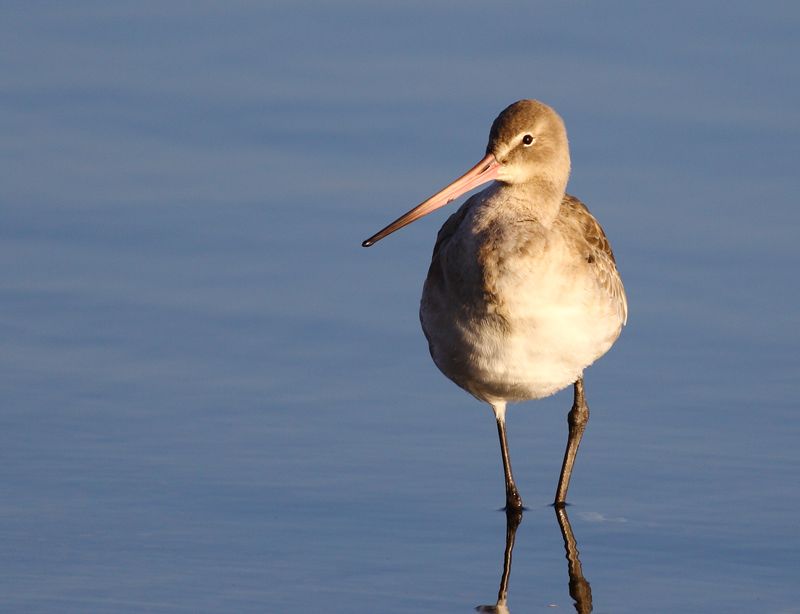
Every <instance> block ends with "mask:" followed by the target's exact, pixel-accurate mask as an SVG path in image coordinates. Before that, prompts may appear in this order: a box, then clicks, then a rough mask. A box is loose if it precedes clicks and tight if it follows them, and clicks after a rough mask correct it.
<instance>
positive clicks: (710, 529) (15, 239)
mask: <svg viewBox="0 0 800 614" xmlns="http://www.w3.org/2000/svg"><path fill="white" fill-rule="evenodd" d="M798 28H800V9H798V8H797V5H796V3H792V2H766V3H761V4H759V5H758V7H756V6H755V5H754V4H753V3H750V2H743V1H741V2H740V1H736V2H721V1H720V2H707V3H702V5H701V6H698V5H697V4H696V3H692V2H678V3H677V4H676V3H674V2H673V3H669V4H668V5H667V4H664V5H663V6H656V5H655V4H652V3H643V4H642V6H641V7H638V6H631V5H630V3H628V4H625V5H623V4H622V3H617V2H591V3H589V2H572V3H552V2H548V3H543V2H525V3H513V2H506V3H500V4H498V5H497V6H494V5H492V4H487V3H485V2H460V3H434V4H431V3H423V2H410V3H403V4H401V5H398V6H397V8H376V7H375V6H373V4H371V3H364V2H349V3H348V2H337V3H317V4H306V3H301V2H295V1H292V2H288V1H287V2H272V3H270V5H269V6H261V7H259V6H257V5H256V4H255V3H247V2H228V3H211V2H175V3H169V4H164V3H155V2H152V3H151V2H135V3H134V2H120V3H115V4H113V5H112V4H109V3H104V2H83V3H69V5H67V4H65V3H35V4H34V3H29V2H8V1H7V2H5V3H3V6H2V7H0V75H1V76H2V78H1V79H0V134H2V138H0V220H1V221H2V223H1V224H0V256H2V261H3V262H4V263H5V266H4V274H3V276H2V282H1V284H0V334H1V338H2V350H0V373H1V374H2V375H0V399H2V411H1V412H0V421H1V423H0V455H1V457H0V458H1V460H2V462H0V488H1V489H2V497H1V498H0V595H2V597H0V600H1V601H2V609H3V610H4V611H26V612H71V611H76V612H77V611H92V612H102V611H108V612H140V611H152V612H179V611H186V612H197V611H209V612H210V611H215V612H222V611H228V612H249V611H253V612H256V611H258V612H280V611H290V610H291V611H297V612H353V611H365V612H409V611H420V612H471V611H474V608H475V607H476V606H479V605H482V604H494V603H495V600H496V597H497V592H498V586H499V585H500V579H501V573H502V570H503V556H504V547H505V544H506V525H505V516H504V515H503V514H502V513H500V512H498V511H497V510H498V508H499V507H500V505H501V503H502V499H503V491H502V488H503V487H502V473H501V465H500V458H499V450H498V445H497V442H496V433H495V426H494V421H493V420H492V417H491V413H490V410H489V409H488V408H487V407H484V406H482V405H480V404H479V403H477V402H475V401H474V400H472V399H471V398H470V397H468V396H467V395H466V394H464V393H463V392H462V391H460V390H459V389H457V388H456V387H455V386H454V385H452V384H451V383H450V382H448V381H447V380H446V379H445V378H444V377H442V376H441V375H440V374H439V373H438V371H436V369H435V368H434V367H433V365H432V363H431V361H430V359H429V357H428V355H427V348H426V345H425V342H424V339H423V337H422V334H421V332H420V330H419V325H418V323H417V315H416V310H417V304H418V297H419V292H420V288H421V284H422V280H423V278H424V275H425V271H426V268H427V262H428V259H429V256H430V250H431V247H432V244H433V240H434V237H435V233H436V230H437V229H438V226H439V225H440V224H441V223H442V221H443V220H444V218H445V216H446V215H447V212H440V213H439V214H437V215H434V216H432V217H431V218H430V219H426V220H425V221H422V222H418V223H417V224H415V225H414V226H412V227H409V228H407V229H405V230H404V231H403V232H402V233H398V234H397V235H396V236H393V237H392V238H391V239H388V240H386V241H385V242H383V243H381V244H380V245H379V246H377V247H375V248H373V249H372V250H369V251H365V250H363V249H361V248H360V247H359V243H360V241H361V240H362V239H364V238H365V237H366V236H368V235H369V234H371V233H372V232H373V231H375V230H377V229H378V228H380V227H381V226H383V225H384V224H385V223H386V222H388V221H389V220H391V219H393V218H394V217H395V216H396V215H397V214H399V213H402V212H403V211H405V210H406V209H408V208H410V207H411V206H413V205H415V204H416V203H417V202H419V201H420V200H422V198H424V197H425V196H427V195H429V194H430V193H432V192H433V191H434V190H436V189H438V188H439V187H441V186H442V185H443V184H444V182H446V181H449V180H450V179H452V178H453V177H454V176H455V175H456V174H457V173H459V172H460V171H462V170H463V169H464V168H466V167H467V166H468V165H471V164H472V163H474V162H475V161H477V159H478V158H479V157H480V156H481V155H482V153H483V148H484V147H485V142H486V137H487V134H488V128H489V125H490V122H491V120H492V119H493V118H494V117H495V115H496V114H497V112H499V111H500V110H501V109H502V108H503V107H504V106H505V105H507V104H508V103H510V102H512V101H514V100H516V99H518V98H522V97H536V98H540V99H542V100H544V101H546V102H548V103H550V104H552V105H553V106H555V107H556V108H557V109H558V110H559V111H560V112H561V113H562V115H563V116H564V118H565V120H566V122H567V127H568V129H569V131H570V137H571V143H572V153H573V177H572V180H571V184H570V191H571V192H572V193H574V194H576V195H577V196H579V197H581V198H582V199H584V200H585V201H586V202H587V203H588V204H589V205H590V207H591V208H592V210H593V212H594V213H595V214H596V215H597V216H598V217H599V218H600V220H601V221H602V222H603V224H604V226H605V227H606V229H607V231H608V234H609V236H610V238H611V240H612V242H613V245H614V248H615V251H616V254H617V259H618V261H619V263H620V268H621V270H622V272H623V277H624V279H625V282H626V286H627V288H628V296H629V302H630V309H631V316H630V320H629V326H628V328H627V329H626V330H625V332H624V333H623V336H622V337H621V339H620V341H619V342H618V344H617V346H616V347H615V348H614V349H613V351H612V352H611V353H610V354H609V355H608V356H606V357H605V358H604V359H603V360H601V361H600V362H599V363H598V364H597V365H595V366H594V367H592V369H591V370H590V371H589V372H588V373H587V395H588V399H589V403H590V405H591V408H592V420H591V422H590V424H589V427H588V430H587V434H586V437H585V438H584V443H583V445H582V447H581V454H580V455H579V457H578V462H577V466H576V473H575V476H574V478H573V483H572V489H571V492H570V495H571V497H570V498H571V502H572V505H571V506H570V507H569V508H568V512H569V520H570V521H571V526H570V527H568V528H569V530H570V531H571V532H572V533H573V534H574V539H575V543H574V544H570V543H569V541H568V543H567V545H568V546H574V547H575V548H576V549H577V550H579V551H580V562H581V569H582V577H580V575H579V574H578V573H577V571H576V570H577V567H576V564H575V560H574V550H572V555H573V561H572V562H571V565H568V560H567V558H566V554H567V550H565V541H564V537H563V536H562V531H561V528H560V525H559V523H558V522H557V519H556V516H555V514H554V511H553V509H552V508H551V507H548V505H547V504H548V502H549V501H550V500H551V498H552V494H553V492H554V489H555V485H556V481H557V474H558V469H559V466H560V462H561V456H562V453H563V446H564V443H565V440H566V420H565V419H566V413H567V410H568V409H569V406H570V403H571V397H570V394H569V393H566V392H565V393H561V394H559V395H557V396H555V397H553V398H550V399H547V400H544V401H541V402H538V403H530V404H525V405H520V406H515V407H513V408H512V409H511V410H510V415H509V428H510V445H511V452H512V456H513V458H514V460H515V471H516V473H517V479H518V483H519V486H520V488H521V490H522V494H523V496H524V497H525V500H526V503H527V504H528V505H529V506H530V509H529V510H528V511H527V512H526V513H525V515H524V518H523V521H522V524H521V525H520V527H519V529H518V531H517V534H516V543H515V549H514V553H513V555H514V558H513V567H512V569H511V575H510V580H509V584H508V606H509V608H510V610H511V611H512V612H559V611H560V612H569V611H573V597H571V596H570V575H569V572H570V571H571V572H572V586H573V589H575V588H576V587H577V588H580V587H581V586H585V585H582V584H581V580H585V581H587V582H588V583H589V584H590V585H591V595H592V600H593V607H594V611H595V612H636V613H638V612H783V613H786V612H800V608H799V607H798V605H797V604H798V603H799V602H800V589H799V588H798V586H800V577H799V576H800V572H799V570H800V528H798V526H800V525H798V521H797V509H798V508H800V490H798V470H800V452H798V446H797V437H798V434H800V433H799V432H798V428H797V423H796V410H797V398H798V392H800V390H799V388H800V386H798V376H799V375H800V373H799V372H798V371H799V369H798V363H799V361H798V345H800V344H799V343H798V342H799V341H800V317H799V316H798V309H797V305H798V303H800V284H798V281H797V269H798V264H800V257H799V256H798V248H797V243H796V234H797V228H798V223H799V222H800V214H799V213H798V197H797V194H798V189H800V186H799V185H798V183H800V182H799V181H798V179H797V160H798V157H800V145H798V143H800V84H799V82H798V79H797V72H796V71H797V68H796V63H797V62H796V59H797V57H798V52H799V51H800V43H798V39H797V31H798ZM565 535H568V536H569V534H568V532H567V531H566V530H565ZM573 592H575V590H573ZM583 595H584V597H583V599H584V600H583V603H581V604H578V605H579V606H580V607H582V608H584V611H586V610H585V608H586V606H587V605H588V604H587V603H586V601H585V592H584V593H583Z"/></svg>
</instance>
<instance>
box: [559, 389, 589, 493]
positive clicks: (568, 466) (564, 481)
mask: <svg viewBox="0 0 800 614" xmlns="http://www.w3.org/2000/svg"><path fill="white" fill-rule="evenodd" d="M587 422H589V406H588V405H587V404H586V397H585V396H584V394H583V375H581V376H580V377H579V378H578V379H577V380H576V381H575V400H574V401H573V402H572V409H571V410H570V412H569V416H568V417H567V424H569V439H568V440H567V449H566V451H565V452H564V463H563V464H562V465H561V477H560V478H559V479H558V490H556V500H555V502H554V503H555V505H556V506H562V505H564V504H565V503H566V502H567V489H568V488H569V479H570V477H571V476H572V466H573V465H574V464H575V456H576V455H577V453H578V446H579V445H581V438H582V437H583V431H584V430H585V429H586V423H587Z"/></svg>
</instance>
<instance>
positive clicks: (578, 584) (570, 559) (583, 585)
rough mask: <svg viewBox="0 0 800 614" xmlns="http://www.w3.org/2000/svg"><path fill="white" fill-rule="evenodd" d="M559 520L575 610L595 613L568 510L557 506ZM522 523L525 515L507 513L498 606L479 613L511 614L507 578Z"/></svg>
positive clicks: (486, 606)
mask: <svg viewBox="0 0 800 614" xmlns="http://www.w3.org/2000/svg"><path fill="white" fill-rule="evenodd" d="M555 511H556V520H558V526H559V528H560V529H561V537H563V538H564V549H565V550H566V552H567V572H568V573H569V595H570V597H572V599H573V600H574V602H575V603H574V605H575V610H576V611H577V612H578V614H588V613H589V612H591V611H592V587H591V586H590V585H589V582H588V581H587V580H586V578H584V577H583V567H581V560H580V558H579V552H578V545H577V543H576V542H575V535H574V534H573V532H572V525H570V523H569V516H567V508H566V507H564V506H563V505H560V506H558V505H557V506H555ZM520 522H522V512H519V511H513V510H509V511H507V512H506V548H505V552H504V553H503V575H502V576H501V577H500V589H499V590H498V591H497V602H496V603H495V605H479V606H478V607H476V608H475V609H476V610H477V611H478V612H496V613H498V614H508V612H509V609H508V605H507V599H508V577H509V576H510V575H511V555H512V553H513V551H514V540H515V538H516V535H517V527H519V523H520Z"/></svg>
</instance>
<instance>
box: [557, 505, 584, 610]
mask: <svg viewBox="0 0 800 614" xmlns="http://www.w3.org/2000/svg"><path fill="white" fill-rule="evenodd" d="M555 509H556V518H557V519H558V526H559V527H561V537H563V538H564V549H565V550H566V551H567V572H568V573H569V596H570V597H572V599H573V600H574V601H575V610H576V611H577V612H578V613H579V614H588V613H589V612H591V611H592V587H591V585H590V584H589V582H588V581H587V580H586V578H584V577H583V567H581V560H580V558H578V556H579V552H578V545H577V544H576V543H575V535H574V534H573V533H572V526H571V525H570V524H569V516H567V508H566V507H564V506H563V505H556V506H555Z"/></svg>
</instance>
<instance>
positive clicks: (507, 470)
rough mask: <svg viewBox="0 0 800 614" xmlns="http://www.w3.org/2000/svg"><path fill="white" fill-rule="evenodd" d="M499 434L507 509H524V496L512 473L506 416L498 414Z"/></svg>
mask: <svg viewBox="0 0 800 614" xmlns="http://www.w3.org/2000/svg"><path fill="white" fill-rule="evenodd" d="M497 434H498V435H499V436H500V452H501V453H502V455H503V473H504V474H505V478H506V511H511V510H521V509H523V508H522V497H520V496H519V491H518V490H517V485H516V484H514V475H513V474H512V473H511V459H510V458H509V456H508V442H507V441H506V421H505V416H502V415H499V416H497Z"/></svg>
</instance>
